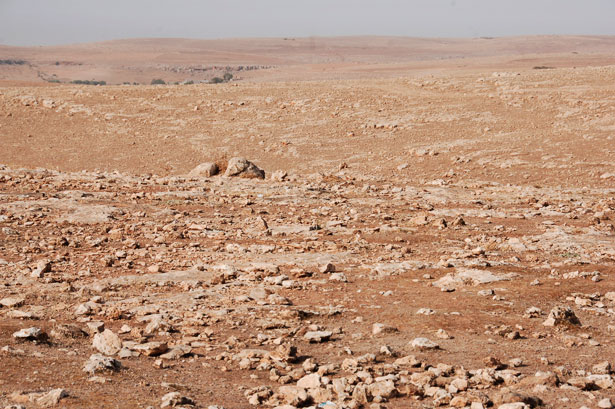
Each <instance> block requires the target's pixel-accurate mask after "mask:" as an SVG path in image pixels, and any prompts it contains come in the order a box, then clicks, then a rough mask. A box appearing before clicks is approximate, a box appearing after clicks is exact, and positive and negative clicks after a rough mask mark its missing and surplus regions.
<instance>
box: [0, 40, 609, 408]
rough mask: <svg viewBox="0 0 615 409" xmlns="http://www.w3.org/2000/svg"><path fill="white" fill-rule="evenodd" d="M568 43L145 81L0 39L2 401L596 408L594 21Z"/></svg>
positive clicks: (603, 266)
mask: <svg viewBox="0 0 615 409" xmlns="http://www.w3.org/2000/svg"><path fill="white" fill-rule="evenodd" d="M581 40H582V41H583V44H582V45H583V46H579V45H578V44H576V43H574V42H572V41H571V40H570V39H569V38H568V39H566V38H564V39H553V38H548V39H540V38H539V39H533V40H532V41H531V42H530V43H528V44H532V47H531V49H525V48H524V49H521V48H520V46H519V44H524V43H523V41H521V40H519V39H509V40H507V41H508V42H507V43H506V42H505V41H504V40H497V41H500V44H504V43H506V44H508V48H499V50H500V51H498V52H495V51H493V50H492V49H485V48H484V47H483V48H481V47H480V46H478V45H474V46H472V44H469V45H468V43H467V42H466V43H464V46H463V47H468V49H471V50H474V54H471V55H470V56H468V57H464V56H465V55H466V54H463V53H462V54H461V56H460V55H459V54H456V52H455V53H452V52H448V51H447V53H448V54H447V53H444V54H443V55H444V56H448V57H446V58H445V57H442V56H438V57H437V58H436V57H434V56H432V55H431V54H430V55H428V56H426V55H422V57H420V58H414V59H412V58H408V59H406V60H404V59H403V58H401V57H400V56H399V49H393V51H391V52H390V53H389V54H386V53H385V52H381V54H380V55H377V56H374V54H373V53H371V54H370V53H368V52H367V51H366V52H364V54H361V53H360V51H356V50H357V48H356V45H355V46H353V47H355V48H353V49H355V53H358V54H361V55H362V57H361V58H358V57H356V55H355V56H354V57H348V60H346V61H345V62H343V63H341V62H339V61H337V60H335V59H336V58H337V59H339V58H340V54H339V53H338V51H339V50H338V49H337V48H335V47H333V46H331V47H329V49H328V50H329V51H327V47H324V48H323V47H320V48H317V50H319V51H318V52H314V53H313V55H312V54H309V49H308V51H305V53H306V54H305V55H307V56H308V57H309V55H312V57H310V58H308V57H302V58H304V60H305V61H304V62H301V61H300V59H299V58H295V60H294V61H293V62H292V64H291V63H290V62H288V60H285V61H281V60H277V61H273V60H268V59H271V58H272V57H271V56H270V55H269V54H267V53H266V52H264V51H261V54H258V55H256V56H253V57H252V59H250V58H248V57H246V56H245V55H247V54H245V55H244V57H242V58H243V59H242V60H241V61H239V60H238V61H234V62H233V63H236V64H245V65H255V66H256V65H262V66H263V67H265V66H271V68H263V69H262V70H260V69H259V70H254V71H251V73H252V76H251V77H244V78H239V79H237V78H236V79H235V80H234V81H231V82H229V83H226V84H205V83H203V84H198V83H195V84H190V85H157V86H151V85H106V86H89V85H75V84H66V83H60V84H50V83H45V82H43V81H42V80H41V78H40V77H32V76H30V74H31V73H30V71H28V70H31V69H39V70H40V69H41V68H40V67H41V66H40V64H42V62H40V61H42V60H37V61H39V62H33V61H34V60H35V57H36V55H39V56H40V55H42V54H41V53H43V54H44V53H47V54H48V56H47V57H46V58H47V59H48V60H49V61H53V60H56V59H58V60H60V59H61V55H60V54H61V53H59V52H58V51H57V50H55V51H54V50H53V49H47V48H43V49H42V50H38V49H36V50H32V49H29V50H26V49H19V50H13V51H14V52H13V51H11V50H12V49H11V47H3V48H2V49H1V50H2V54H0V57H2V58H0V59H9V58H15V59H18V58H23V59H29V61H30V62H29V64H31V65H28V66H0V74H2V76H3V77H2V78H3V80H2V82H1V83H0V137H1V141H0V142H1V146H2V148H1V149H0V163H1V164H2V165H0V407H6V408H13V409H17V408H40V407H65V408H178V407H183V408H209V409H214V408H217V409H220V408H226V409H232V408H278V409H292V408H297V407H312V408H326V409H342V408H349V409H355V408H369V409H383V408H390V409H392V408H435V407H454V408H471V409H480V408H488V407H493V408H500V409H513V408H514V409H523V408H604V409H608V408H611V407H612V405H613V404H615V384H614V382H615V377H614V375H615V372H614V371H615V367H614V366H613V365H615V358H614V354H615V338H614V337H615V276H614V274H615V226H614V223H615V196H614V194H615V65H614V64H615V62H614V61H613V60H614V59H615V39H614V38H599V39H595V38H590V39H581ZM581 40H579V41H581ZM152 41H153V40H152ZM246 41H247V40H246ZM272 41H273V40H272ZM280 41H281V40H280ZM301 41H304V40H300V41H299V42H301ZM305 41H307V40H305ZM332 41H333V40H332ZM335 41H341V40H335ZM344 41H350V40H348V39H346V40H344ZM353 41H355V42H356V44H360V40H353ZM363 41H366V40H365V39H364V40H363ZM373 41H375V42H376V43H377V44H380V43H378V41H382V40H377V39H376V40H373ZM483 41H489V40H487V39H484V40H483ZM558 41H559V42H558ZM289 42H290V43H292V41H291V40H288V41H287V43H289ZM503 42H504V43H503ZM554 42H558V44H560V43H561V44H564V45H566V47H568V48H566V47H564V46H562V47H563V48H562V47H560V48H557V49H553V47H554V46H553V44H554ZM470 43H471V42H470ZM597 43H599V47H598V48H599V49H598V48H596V49H592V48H591V44H594V45H595V44H597ZM233 44H235V45H236V46H237V47H240V46H241V47H244V48H246V47H247V48H249V47H248V45H246V43H245V42H239V41H238V42H236V43H233ZM353 44H354V43H353ZM511 44H512V45H511ZM223 45H224V46H225V47H228V44H226V45H225V44H222V45H219V47H221V48H224V47H222V46H223ZM164 46H165V47H171V46H170V45H168V44H166V43H165V45H164ZM97 47H100V45H98V46H96V45H93V46H91V55H94V56H98V55H100V56H101V57H100V58H103V55H105V57H104V58H106V59H107V61H110V59H116V60H118V61H119V60H120V57H118V56H116V57H113V58H111V57H109V55H111V56H113V55H115V54H114V53H113V50H114V49H112V50H111V51H109V50H108V49H107V50H106V51H105V53H106V54H105V53H102V54H97V51H96V50H97ZM108 47H111V48H113V47H112V46H111V45H108ZM207 47H211V44H209V45H207ZM207 47H205V46H203V50H207ZM288 47H291V46H288ZM379 47H380V45H378V47H376V48H379ZM408 47H410V46H408ZM425 47H427V46H425ZM434 47H435V46H434ZM541 47H542V48H541ZM558 47H559V46H558ZM575 47H581V48H582V50H578V51H574V50H572V49H573V48H575ZM609 47H610V48H609ZM74 48H75V47H73V48H72V49H73V52H75V53H76V54H74V55H73V57H74V59H75V61H77V62H79V61H81V60H79V58H83V62H82V63H83V64H84V65H88V66H89V64H91V66H95V67H98V66H101V64H102V62H100V61H99V62H98V63H97V62H96V61H94V60H95V58H93V57H91V56H90V57H87V55H86V54H87V53H86V54H84V52H83V49H88V47H87V46H79V47H78V48H79V49H80V50H81V51H79V52H78V53H77V51H74ZM366 49H370V48H369V47H368V46H367V45H366ZM280 50H282V49H277V51H276V53H278V54H281V53H282V51H284V50H286V51H284V52H285V53H286V54H285V55H295V54H293V53H296V50H294V49H291V48H288V49H283V50H282V51H280ZM293 50H294V51H293ZM323 50H324V51H323ZM330 50H334V51H330ZM541 50H542V51H541ZM570 50H572V51H570ZM583 50H589V51H586V52H584V51H583ZM312 51H313V50H312ZM54 52H56V53H58V54H57V56H56V55H55V54H53V53H54ZM118 52H119V51H118ZM203 52H204V53H206V51H203ZM459 52H461V51H459ZM572 52H574V53H575V54H572ZM20 53H21V54H20ZM282 54H283V53H282ZM177 55H178V56H180V57H181V58H180V57H178V56H175V57H173V58H175V62H173V64H183V63H181V61H180V62H178V61H179V60H182V59H185V60H186V61H188V60H189V59H190V57H189V53H188V52H187V51H186V52H184V53H182V52H178V54H177ZM301 55H304V54H301ZM349 55H351V54H349ZM33 56H34V57H33ZM86 57H87V58H90V59H89V60H87V59H86ZM342 57H343V55H342ZM37 58H38V57H37ZM40 58H42V57H40ZM135 58H137V57H135ZM141 58H142V61H141V62H139V63H138V64H137V63H136V62H134V61H132V62H131V63H130V64H132V65H130V67H128V65H127V66H126V67H127V68H126V67H125V68H126V69H125V70H124V71H122V69H120V68H117V67H116V68H114V69H115V70H116V71H113V76H112V77H109V78H106V79H107V80H108V83H109V84H111V83H112V82H113V81H112V80H113V79H115V80H117V82H119V83H121V82H123V79H124V77H122V76H123V75H125V76H126V77H125V78H130V76H132V75H134V72H135V70H138V69H141V68H138V67H145V66H147V64H149V62H150V61H151V60H152V56H151V55H150V54H148V53H145V52H144V55H143V56H141ZM216 58H219V63H220V64H222V63H224V64H228V63H229V61H228V60H224V59H223V58H222V57H219V56H218V57H216ZM329 58H331V59H333V60H335V61H333V62H331V61H329V62H327V59H329ZM349 60H350V62H349ZM92 61H94V62H92ZM315 61H316V62H315ZM216 63H217V62H216V61H214V60H212V61H210V62H207V64H212V65H215V64H216ZM36 64H39V65H38V68H36V67H34V68H32V67H33V66H34V65H36ZM97 64H98V65H97ZM127 64H128V63H127ZM188 66H189V65H186V67H188ZM59 67H62V65H59ZM71 67H73V68H71V69H74V66H71ZM105 69H106V68H105ZM154 74H156V73H153V72H149V71H148V72H147V74H144V78H146V77H145V75H147V78H149V77H151V76H153V75H154ZM62 75H65V74H62ZM60 76H61V75H60V73H59V72H58V77H60ZM70 77H71V78H74V72H72V71H71V75H70ZM66 78H69V76H68V74H66ZM97 79H105V78H103V77H97ZM177 79H179V77H178V78H177ZM297 79H301V81H298V80H297Z"/></svg>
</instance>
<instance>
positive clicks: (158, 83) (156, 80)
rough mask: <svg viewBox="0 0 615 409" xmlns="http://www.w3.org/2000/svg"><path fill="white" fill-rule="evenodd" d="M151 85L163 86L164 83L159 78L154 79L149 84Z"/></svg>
mask: <svg viewBox="0 0 615 409" xmlns="http://www.w3.org/2000/svg"><path fill="white" fill-rule="evenodd" d="M151 84H152V85H164V84H166V82H164V80H163V79H160V78H154V79H153V80H152V82H151Z"/></svg>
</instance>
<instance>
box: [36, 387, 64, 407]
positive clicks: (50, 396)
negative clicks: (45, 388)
mask: <svg viewBox="0 0 615 409" xmlns="http://www.w3.org/2000/svg"><path fill="white" fill-rule="evenodd" d="M67 396H68V392H66V391H65V390H64V389H61V388H58V389H52V390H51V391H49V392H47V393H46V394H44V395H43V396H41V397H39V398H37V399H36V403H37V404H38V405H39V406H42V407H44V408H49V407H52V406H56V405H57V404H58V403H60V400H61V399H62V398H65V397H67Z"/></svg>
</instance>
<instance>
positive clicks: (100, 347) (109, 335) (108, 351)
mask: <svg viewBox="0 0 615 409" xmlns="http://www.w3.org/2000/svg"><path fill="white" fill-rule="evenodd" d="M92 346H93V347H94V348H95V349H96V350H97V351H98V352H100V353H102V354H105V355H115V354H117V353H118V352H120V350H121V349H122V340H121V339H120V337H118V336H117V335H116V334H115V333H114V332H113V331H111V330H109V329H106V330H104V331H103V332H101V333H98V334H96V335H94V340H93V341H92Z"/></svg>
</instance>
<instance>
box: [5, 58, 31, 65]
mask: <svg viewBox="0 0 615 409" xmlns="http://www.w3.org/2000/svg"><path fill="white" fill-rule="evenodd" d="M27 63H28V62H27V61H26V60H16V59H6V60H0V65H24V64H27Z"/></svg>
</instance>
